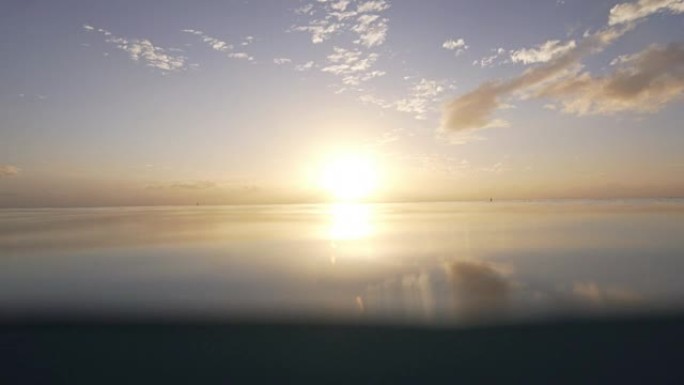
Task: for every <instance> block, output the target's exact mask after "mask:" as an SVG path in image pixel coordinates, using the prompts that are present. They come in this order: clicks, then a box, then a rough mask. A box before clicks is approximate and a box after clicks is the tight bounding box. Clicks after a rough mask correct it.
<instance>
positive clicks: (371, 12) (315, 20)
mask: <svg viewBox="0 0 684 385" xmlns="http://www.w3.org/2000/svg"><path fill="white" fill-rule="evenodd" d="M351 3H352V1H349V0H338V1H315V2H312V3H309V4H307V5H305V6H303V7H300V8H298V9H297V10H295V13H297V14H299V15H304V16H309V17H312V16H314V15H318V16H317V17H312V18H311V19H310V20H309V21H308V22H306V23H304V24H302V25H295V26H293V27H292V28H291V30H292V31H300V32H308V33H309V34H311V42H312V43H314V44H320V43H323V42H325V41H326V40H329V39H331V38H332V37H333V36H336V35H340V34H349V33H351V34H354V35H356V39H354V40H353V42H354V43H355V44H358V45H363V46H365V47H367V48H370V47H375V46H379V45H382V44H383V43H384V42H385V40H386V39H387V32H388V30H389V20H388V19H387V18H385V17H381V13H382V12H384V11H386V10H387V9H388V8H389V7H390V5H389V3H388V2H387V1H385V0H371V1H360V2H358V1H357V2H356V3H357V7H356V9H351V7H350V6H349V5H350V4H351Z"/></svg>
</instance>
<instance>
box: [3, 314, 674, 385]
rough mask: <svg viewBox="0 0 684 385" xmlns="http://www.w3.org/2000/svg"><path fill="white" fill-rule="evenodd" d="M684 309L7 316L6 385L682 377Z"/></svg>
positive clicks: (671, 379)
mask: <svg viewBox="0 0 684 385" xmlns="http://www.w3.org/2000/svg"><path fill="white" fill-rule="evenodd" d="M682 346H684V315H681V314H677V315H666V316H660V317H643V316H641V317H628V318H600V319H582V320H579V319H578V320H567V319H566V320H564V321H549V322H544V323H538V322H537V323H524V324H508V325H501V324H499V325H497V326H478V327H470V328H429V327H415V326H397V325H394V326H381V325H368V324H363V325H353V324H332V323H311V322H308V323H306V322H305V323H298V322H281V323H266V322H247V321H240V322H237V321H233V322H226V321H219V320H191V321H187V320H186V321H178V320H176V321H159V320H157V321H152V320H147V321H142V320H138V321H134V322H133V321H130V320H129V321H111V320H109V321H107V320H93V319H90V320H86V319H81V320H77V319H71V320H46V319H42V320H38V321H33V322H27V321H26V320H23V321H22V322H12V321H6V322H4V324H3V325H2V327H0V383H3V384H30V383H51V384H54V383H64V384H102V383H112V384H114V383H116V384H123V383H213V384H230V383H324V384H330V383H340V384H349V383H390V384H397V383H398V384H422V383H452V384H454V383H465V384H472V383H505V384H509V383H519V384H565V383H573V384H587V383H592V384H593V383H600V384H613V383H615V384H625V383H637V384H654V383H663V384H664V383H672V384H675V383H682V381H684V372H682V370H681V367H680V365H681V359H682V357H683V355H682Z"/></svg>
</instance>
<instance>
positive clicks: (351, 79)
mask: <svg viewBox="0 0 684 385" xmlns="http://www.w3.org/2000/svg"><path fill="white" fill-rule="evenodd" d="M378 57H379V55H378V54H376V53H370V54H366V53H364V52H363V51H361V50H348V49H344V48H340V47H334V48H333V53H332V54H330V55H328V57H327V63H328V65H326V66H325V67H323V68H321V71H323V72H328V73H331V74H334V75H337V76H340V77H342V83H343V84H345V85H349V86H356V85H359V84H360V83H361V82H365V81H368V80H370V79H373V78H375V77H379V76H383V75H385V72H383V71H378V70H372V71H371V67H373V65H374V64H375V62H376V61H377V60H378Z"/></svg>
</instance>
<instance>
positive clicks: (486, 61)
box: [473, 48, 506, 68]
mask: <svg viewBox="0 0 684 385" xmlns="http://www.w3.org/2000/svg"><path fill="white" fill-rule="evenodd" d="M492 52H493V54H492V55H489V56H485V57H483V58H482V59H480V60H475V61H473V65H479V66H480V67H482V68H485V67H491V66H493V65H494V62H495V61H496V60H497V59H498V58H500V57H502V56H503V54H505V53H506V50H505V49H503V48H496V49H493V50H492Z"/></svg>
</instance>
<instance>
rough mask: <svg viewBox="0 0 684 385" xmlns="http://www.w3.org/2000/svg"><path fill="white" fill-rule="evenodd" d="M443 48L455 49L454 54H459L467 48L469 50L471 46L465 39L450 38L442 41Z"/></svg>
mask: <svg viewBox="0 0 684 385" xmlns="http://www.w3.org/2000/svg"><path fill="white" fill-rule="evenodd" d="M442 48H444V49H446V50H449V51H454V54H455V55H456V56H458V55H460V54H462V53H463V52H465V50H467V49H468V48H469V47H468V45H467V44H466V42H465V40H463V39H457V40H454V39H449V40H447V41H445V42H444V43H442Z"/></svg>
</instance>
